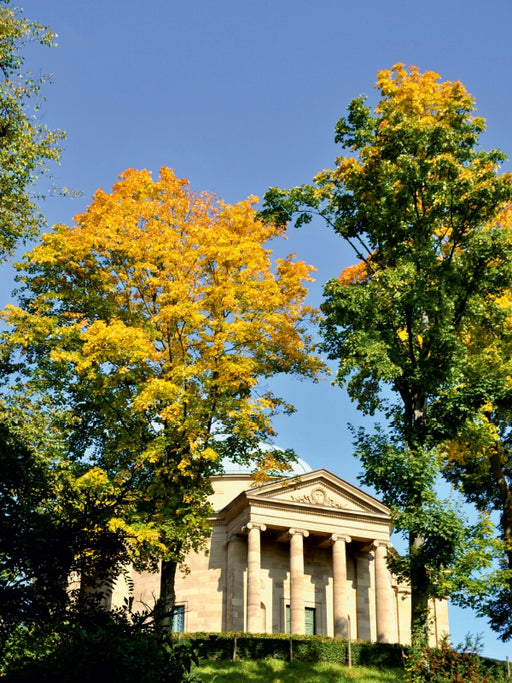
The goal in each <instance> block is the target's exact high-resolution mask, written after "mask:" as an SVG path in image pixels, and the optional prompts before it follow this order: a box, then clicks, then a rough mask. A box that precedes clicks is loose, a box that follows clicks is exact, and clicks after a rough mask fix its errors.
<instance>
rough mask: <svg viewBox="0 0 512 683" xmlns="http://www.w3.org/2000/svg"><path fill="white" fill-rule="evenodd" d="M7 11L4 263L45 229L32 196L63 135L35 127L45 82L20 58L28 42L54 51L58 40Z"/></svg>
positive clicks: (2, 41) (1, 106)
mask: <svg viewBox="0 0 512 683" xmlns="http://www.w3.org/2000/svg"><path fill="white" fill-rule="evenodd" d="M8 5H9V2H8V0H7V1H6V0H2V2H1V3H0V196H1V211H0V258H5V257H6V256H8V255H10V254H12V253H13V251H14V249H15V247H16V245H17V243H18V241H19V240H20V239H25V238H27V237H35V236H36V235H37V234H38V231H39V228H40V227H41V225H43V224H44V219H43V217H42V215H41V213H40V211H39V209H38V208H37V204H36V198H35V197H34V196H33V195H31V192H30V190H31V187H32V185H33V183H34V182H35V180H36V179H37V178H38V176H40V175H41V174H44V173H46V172H47V171H48V162H51V161H58V159H59V156H60V151H61V150H60V144H61V141H62V139H63V133H62V132H61V131H51V130H49V129H48V128H47V126H45V125H44V124H42V123H38V122H37V112H38V102H39V95H40V89H41V87H42V85H43V84H44V82H45V80H46V79H45V78H44V77H40V78H34V77H33V76H32V75H31V74H29V73H26V72H25V71H24V56H23V53H22V48H23V47H24V45H26V44H27V43H30V42H35V43H40V44H42V45H47V46H51V45H52V44H53V42H54V38H55V34H54V33H53V32H52V31H51V29H50V28H49V27H46V26H41V25H40V24H38V23H36V22H34V21H30V20H28V19H26V18H25V17H24V16H23V14H22V11H21V10H19V9H16V8H10V7H8Z"/></svg>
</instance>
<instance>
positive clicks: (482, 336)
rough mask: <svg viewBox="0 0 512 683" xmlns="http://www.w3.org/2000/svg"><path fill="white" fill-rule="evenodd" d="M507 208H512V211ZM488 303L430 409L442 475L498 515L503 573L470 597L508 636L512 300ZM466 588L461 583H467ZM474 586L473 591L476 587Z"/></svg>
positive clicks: (511, 631) (511, 606) (511, 632)
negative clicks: (442, 440)
mask: <svg viewBox="0 0 512 683" xmlns="http://www.w3.org/2000/svg"><path fill="white" fill-rule="evenodd" d="M507 213H510V208H509V209H508V210H507ZM494 304H495V305H492V306H489V305H488V306H485V307H483V308H482V309H481V311H480V315H479V316H478V317H476V318H475V321H474V324H473V326H472V327H471V328H470V330H468V334H467V335H466V337H465V348H466V354H465V359H464V363H463V364H462V365H461V368H460V376H459V379H458V382H456V383H454V384H453V386H452V387H450V388H449V389H448V390H447V391H446V392H445V393H444V394H443V395H442V396H441V397H440V399H439V400H438V401H437V402H436V404H435V405H434V406H433V408H432V413H433V415H434V418H435V419H436V420H438V422H439V423H441V424H442V425H443V428H444V431H445V432H446V434H447V439H448V441H447V444H446V449H445V451H446V462H445V475H446V477H447V478H448V479H449V480H450V481H452V482H453V483H454V484H455V485H457V486H458V487H459V488H460V490H461V491H462V492H463V493H464V495H465V497H466V499H467V500H468V501H469V502H471V503H473V504H474V505H475V506H476V507H477V509H478V510H482V511H492V512H494V513H496V514H497V516H498V517H499V523H498V527H499V539H500V541H501V544H500V546H501V547H500V550H501V560H502V571H501V572H498V574H501V585H500V586H498V587H497V589H496V590H494V591H491V590H489V588H488V586H484V587H483V589H482V587H481V586H479V584H478V583H477V584H476V586H474V587H472V586H471V584H470V586H469V588H470V590H466V595H465V596H463V595H461V597H460V599H462V600H464V599H465V600H466V601H467V602H468V603H469V604H472V606H474V607H476V609H477V610H478V611H479V612H480V613H481V614H482V615H486V616H488V617H489V620H490V623H491V626H492V628H493V629H494V630H496V631H497V632H498V633H500V637H501V638H502V639H503V640H508V639H510V638H511V637H512V618H511V614H512V452H511V447H512V442H511V431H510V426H511V424H512V387H511V381H510V378H511V376H512V360H511V359H512V346H511V343H512V337H511V329H512V328H511V321H512V318H511V316H512V298H511V296H510V292H505V293H504V294H503V295H502V296H500V297H498V298H497V299H496V301H495V302H494ZM463 587H465V586H464V584H463ZM471 588H472V589H471Z"/></svg>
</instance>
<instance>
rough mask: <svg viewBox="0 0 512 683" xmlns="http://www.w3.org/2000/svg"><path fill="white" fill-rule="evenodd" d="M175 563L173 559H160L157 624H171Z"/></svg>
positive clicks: (174, 595) (164, 625)
mask: <svg viewBox="0 0 512 683" xmlns="http://www.w3.org/2000/svg"><path fill="white" fill-rule="evenodd" d="M177 566H178V565H177V563H176V562H175V561H174V560H162V569H161V573H160V597H159V598H158V602H157V604H156V610H155V613H156V622H157V624H158V625H159V626H162V627H166V628H170V627H171V626H172V613H173V610H174V603H175V601H176V591H175V586H174V584H175V580H176V569H177Z"/></svg>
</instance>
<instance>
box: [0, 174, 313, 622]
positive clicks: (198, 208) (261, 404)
mask: <svg viewBox="0 0 512 683" xmlns="http://www.w3.org/2000/svg"><path fill="white" fill-rule="evenodd" d="M75 220H76V225H74V226H73V227H66V226H62V225H61V226H57V227H56V228H55V229H54V231H53V232H52V233H50V234H47V235H44V236H43V242H42V244H41V245H40V246H38V247H36V248H35V249H34V250H33V251H32V252H31V253H30V254H28V255H27V256H26V259H25V267H26V269H27V273H26V274H25V275H23V276H22V280H23V281H24V283H25V289H24V292H23V297H22V301H23V305H22V306H21V307H19V308H16V307H10V308H9V309H8V310H7V311H6V312H5V315H4V319H5V320H6V322H7V323H8V324H9V325H10V326H11V329H10V331H9V333H8V334H7V335H6V344H7V345H8V346H9V347H10V349H11V350H13V351H14V352H18V353H20V354H21V355H22V359H23V363H22V368H21V369H20V372H21V380H20V381H22V382H23V383H24V385H25V386H24V389H23V390H24V391H25V392H26V391H30V390H33V391H34V392H36V394H41V395H44V396H46V397H47V398H50V399H51V400H52V401H53V403H54V404H56V405H61V406H63V407H64V408H66V407H67V413H66V410H65V409H64V410H63V413H62V414H63V416H64V417H63V419H62V421H61V424H60V429H61V431H62V432H63V433H64V434H66V435H67V443H68V447H69V452H70V457H71V459H72V460H73V461H74V462H76V463H82V465H83V466H84V467H88V468H89V469H90V468H93V469H92V470H91V471H90V473H89V476H90V477H93V479H94V480H95V481H97V482H98V483H101V482H102V481H103V482H104V484H105V486H107V484H108V485H109V486H111V487H112V494H111V495H112V496H113V497H114V499H118V500H121V501H122V502H123V505H122V506H120V507H121V509H120V510H119V509H117V510H113V511H112V518H111V519H110V520H109V522H108V525H109V528H110V529H112V530H118V531H119V532H122V533H124V534H125V535H126V537H127V538H128V539H129V540H130V542H131V548H132V551H133V559H134V561H135V562H136V563H137V562H139V563H144V562H146V564H147V563H149V564H150V566H152V567H153V568H156V566H157V562H158V560H160V559H161V560H162V572H161V591H160V592H161V598H160V605H159V608H160V609H161V611H162V613H163V617H162V619H163V621H166V620H168V618H169V615H170V614H171V612H172V607H173V604H174V577H175V572H176V567H177V564H178V563H179V562H181V561H182V560H183V558H184V556H185V555H186V554H187V552H189V551H190V550H191V549H197V548H199V547H201V545H202V543H203V542H204V539H205V538H206V536H207V535H208V534H209V523H208V516H209V514H210V513H211V508H210V505H209V504H208V500H207V497H208V494H209V493H210V483H209V477H210V475H211V474H213V473H214V472H217V471H218V470H219V462H220V457H221V455H222V454H223V453H225V452H226V451H228V452H230V453H231V455H234V456H235V457H238V458H242V459H245V460H249V459H251V458H252V459H256V460H257V459H258V458H259V459H260V460H261V463H260V470H261V471H262V472H265V471H277V470H279V469H281V468H283V467H286V459H287V457H289V454H288V453H284V454H283V453H280V452H279V451H275V452H270V453H264V452H262V451H259V449H258V442H259V440H262V439H265V438H266V437H268V436H270V435H272V433H273V430H272V416H273V414H275V412H276V411H279V410H285V411H289V410H291V409H292V408H291V406H289V405H287V404H286V403H285V402H284V401H283V400H282V399H280V398H279V397H277V396H275V395H273V394H272V393H270V392H268V391H265V389H264V387H262V384H261V383H262V381H264V380H265V378H269V377H272V376H274V375H276V374H278V373H292V374H296V375H299V376H303V377H310V378H313V379H314V378H316V377H317V375H318V373H319V372H320V371H321V369H322V367H323V364H322V362H321V361H320V360H319V359H318V358H317V357H316V356H315V355H314V353H313V345H312V341H311V339H310V337H309V336H308V333H307V325H308V322H309V321H310V320H311V319H314V317H315V313H314V311H312V310H311V309H310V308H309V307H308V306H306V305H305V303H304V299H305V296H306V293H307V290H306V287H305V284H304V283H305V282H307V281H308V280H309V279H310V270H311V269H310V267H309V266H307V265H306V264H305V263H303V262H297V261H294V260H293V259H292V258H291V257H290V258H286V259H278V260H277V261H276V263H273V261H272V259H271V251H270V250H269V249H268V248H267V247H265V243H267V242H268V241H269V240H271V239H274V238H277V237H279V236H280V235H282V233H283V229H282V228H279V227H275V226H273V225H271V224H268V225H267V224H263V223H262V222H260V221H258V220H257V219H256V217H255V210H254V208H253V207H252V202H251V201H246V202H241V203H240V204H237V205H234V206H231V205H227V204H225V203H223V202H222V201H218V200H216V199H215V198H214V197H212V196H211V195H209V194H208V193H199V194H198V193H194V192H192V191H191V190H190V188H189V187H188V182H187V181H186V180H182V179H179V178H177V177H176V176H175V175H174V173H173V171H171V170H170V169H166V168H163V169H162V170H161V174H160V178H159V179H158V180H155V181H153V179H152V178H151V175H150V174H149V173H148V172H147V171H134V170H129V171H127V172H126V173H124V174H123V176H122V177H121V180H120V181H119V182H118V183H117V184H116V185H115V186H114V188H113V191H112V193H111V194H107V193H105V192H103V191H98V192H97V193H96V194H95V196H94V200H93V202H92V204H91V206H90V207H89V208H88V209H87V211H86V212H85V213H84V214H81V215H79V216H77V217H76V219H75ZM23 375H25V376H23ZM27 387H28V388H27ZM84 578H85V579H87V577H84V576H83V575H82V580H84Z"/></svg>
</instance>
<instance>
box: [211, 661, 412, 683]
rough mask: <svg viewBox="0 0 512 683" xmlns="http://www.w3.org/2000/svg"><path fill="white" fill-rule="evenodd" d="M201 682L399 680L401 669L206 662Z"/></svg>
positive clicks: (368, 682) (393, 682) (373, 682)
mask: <svg viewBox="0 0 512 683" xmlns="http://www.w3.org/2000/svg"><path fill="white" fill-rule="evenodd" d="M199 672H200V674H201V680H202V681H204V683H207V682H208V683H245V682H246V681H255V682H257V683H266V682H267V681H271V682H272V683H344V682H345V681H351V682H354V681H355V682H356V683H400V682H401V681H404V680H405V679H404V672H403V670H402V669H372V668H367V667H354V668H352V669H349V668H347V667H346V666H343V665H341V664H332V663H329V662H320V663H317V664H311V663H305V662H292V663H289V662H283V661H280V660H277V659H267V660H258V661H253V662H248V661H238V662H226V661H205V662H203V663H202V664H201V666H200V667H199Z"/></svg>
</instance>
